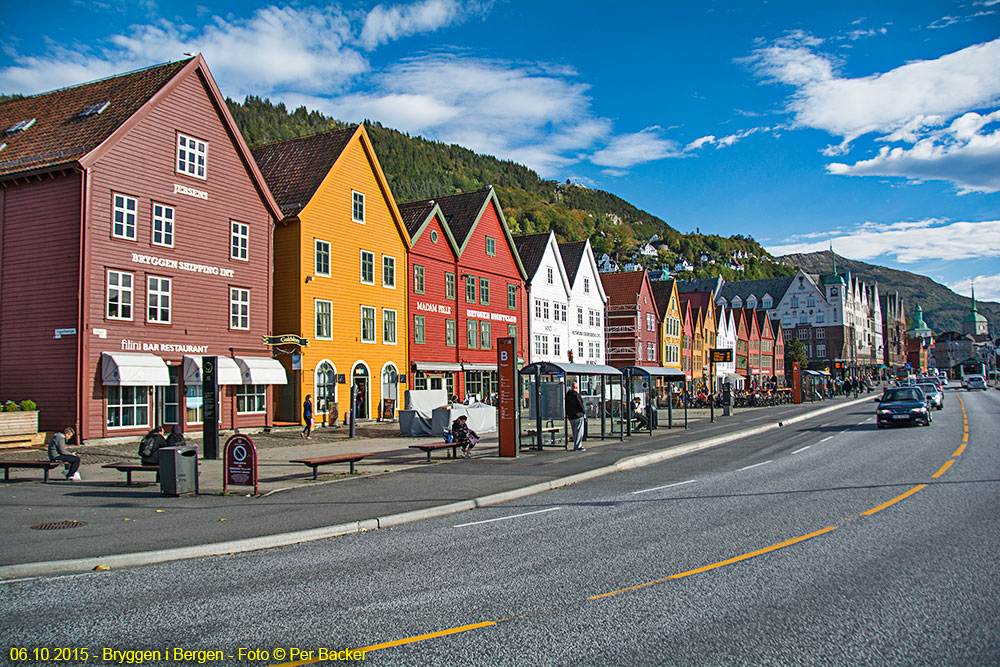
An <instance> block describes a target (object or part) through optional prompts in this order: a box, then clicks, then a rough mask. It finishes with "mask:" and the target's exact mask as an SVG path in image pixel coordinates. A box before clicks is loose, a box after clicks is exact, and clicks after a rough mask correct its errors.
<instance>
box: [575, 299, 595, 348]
mask: <svg viewBox="0 0 1000 667" xmlns="http://www.w3.org/2000/svg"><path fill="white" fill-rule="evenodd" d="M591 320H593V316H591ZM576 323H577V324H583V308H580V307H579V306H577V308H576ZM591 324H593V321H591ZM581 354H582V353H581Z"/></svg>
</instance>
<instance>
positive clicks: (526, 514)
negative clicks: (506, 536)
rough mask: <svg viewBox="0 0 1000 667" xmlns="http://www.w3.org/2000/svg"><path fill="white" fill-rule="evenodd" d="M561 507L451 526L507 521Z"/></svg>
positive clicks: (463, 526) (458, 525) (460, 526)
mask: <svg viewBox="0 0 1000 667" xmlns="http://www.w3.org/2000/svg"><path fill="white" fill-rule="evenodd" d="M561 509H562V507H549V508H548V509H544V510H535V511H534V512H524V513H523V514H512V515H510V516H501V517H497V518H496V519H483V520H482V521H470V522H469V523H459V524H456V525H454V526H452V528H465V527H466V526H478V525H479V524H481V523H493V522H494V521H507V520H508V519H520V518H521V517H523V516H531V515H532V514H542V513H543V512H555V511H556V510H561Z"/></svg>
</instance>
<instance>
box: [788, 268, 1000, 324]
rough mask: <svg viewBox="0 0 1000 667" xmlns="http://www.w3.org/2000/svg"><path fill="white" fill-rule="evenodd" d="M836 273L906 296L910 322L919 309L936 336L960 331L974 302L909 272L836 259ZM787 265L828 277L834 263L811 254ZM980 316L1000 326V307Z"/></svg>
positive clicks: (983, 306)
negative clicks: (853, 276)
mask: <svg viewBox="0 0 1000 667" xmlns="http://www.w3.org/2000/svg"><path fill="white" fill-rule="evenodd" d="M836 257H837V270H838V271H844V270H850V271H851V272H852V273H853V274H854V275H856V276H860V277H861V279H862V280H864V281H865V282H867V283H878V291H879V294H880V295H883V296H884V295H885V294H891V293H893V292H899V293H900V294H901V295H903V299H904V306H905V308H906V315H907V320H908V321H912V318H913V313H914V311H915V310H916V309H917V306H918V305H919V306H920V307H921V309H923V311H924V322H926V323H927V326H929V327H930V328H931V329H933V330H934V331H935V332H937V333H943V332H945V331H961V328H962V327H961V324H962V318H963V317H965V316H966V315H968V314H969V310H970V309H971V308H972V300H971V299H969V297H967V296H959V295H958V294H955V293H954V292H953V291H951V290H950V289H948V288H947V287H945V286H944V285H941V284H940V283H936V282H934V281H933V280H931V279H930V278H928V277H927V276H922V275H920V274H917V273H910V272H909V271H899V270H897V269H890V268H887V267H884V266H878V265H875V264H867V263H865V262H859V261H857V260H854V259H847V258H846V257H841V256H840V255H837V256H836ZM781 259H783V260H784V261H785V262H787V263H788V264H791V265H795V266H801V267H802V268H803V269H805V270H806V271H808V272H810V273H829V272H830V269H831V266H832V261H831V258H830V253H829V252H812V253H809V254H805V255H785V256H783V257H781ZM976 306H977V308H979V313H980V314H981V315H982V316H983V317H985V318H986V319H987V320H989V321H990V326H991V328H992V327H995V326H996V323H997V322H1000V304H998V303H991V302H988V301H979V302H977V303H976Z"/></svg>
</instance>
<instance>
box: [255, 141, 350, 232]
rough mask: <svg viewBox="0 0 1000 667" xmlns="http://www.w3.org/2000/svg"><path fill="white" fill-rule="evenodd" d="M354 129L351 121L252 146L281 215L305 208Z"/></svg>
mask: <svg viewBox="0 0 1000 667" xmlns="http://www.w3.org/2000/svg"><path fill="white" fill-rule="evenodd" d="M357 129H358V126H357V125H354V126H352V127H349V128H347V129H344V130H335V131H333V132H323V133H322V134H314V135H312V136H309V137H300V138H298V139H289V140H287V141H279V142H277V143H274V144H267V145H264V146H258V147H257V148H254V149H253V156H254V159H255V160H257V166H259V167H260V171H261V173H262V174H264V180H266V181H267V186H268V187H269V188H270V189H271V194H273V195H274V199H275V200H276V201H277V202H278V206H280V207H281V212H282V214H283V215H285V216H286V217H292V216H295V215H298V214H299V213H300V212H301V211H302V209H303V208H305V206H306V204H308V203H309V200H310V199H312V197H313V195H314V194H316V190H318V189H319V186H320V184H321V183H322V182H323V179H324V178H326V175H327V174H328V173H329V172H330V169H331V168H332V167H333V165H334V163H335V162H336V161H337V158H339V157H340V154H341V153H343V152H344V148H346V147H347V144H348V143H349V142H350V140H351V137H353V136H354V133H355V132H357Z"/></svg>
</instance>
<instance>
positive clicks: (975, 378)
mask: <svg viewBox="0 0 1000 667" xmlns="http://www.w3.org/2000/svg"><path fill="white" fill-rule="evenodd" d="M963 384H964V385H965V391H972V390H973V389H982V390H983V391H986V378H984V377H983V376H982V375H967V376H966V378H965V381H964V382H963Z"/></svg>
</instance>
